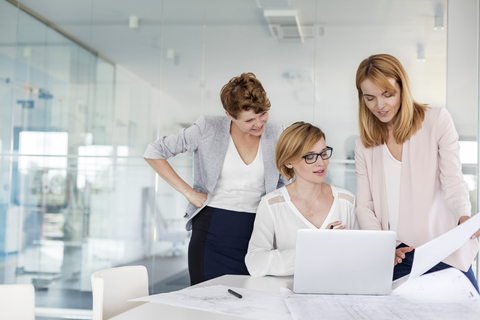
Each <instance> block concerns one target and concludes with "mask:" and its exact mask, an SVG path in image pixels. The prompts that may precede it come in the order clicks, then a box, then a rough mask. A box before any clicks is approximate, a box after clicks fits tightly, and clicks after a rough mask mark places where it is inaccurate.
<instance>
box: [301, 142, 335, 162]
mask: <svg viewBox="0 0 480 320" xmlns="http://www.w3.org/2000/svg"><path fill="white" fill-rule="evenodd" d="M328 151H330V155H329V156H328V157H327V158H324V157H323V156H322V154H325V155H326V154H327V153H326V152H328ZM313 155H315V156H316V157H315V161H313V162H307V157H308V156H313ZM332 155H333V148H332V147H329V146H327V148H325V150H323V151H322V152H320V153H309V154H306V155H304V156H303V157H302V158H303V160H305V163H306V164H314V163H315V162H317V160H318V156H320V157H321V158H322V160H328V159H330V158H331V156H332Z"/></svg>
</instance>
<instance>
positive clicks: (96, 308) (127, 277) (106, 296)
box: [91, 266, 148, 320]
mask: <svg viewBox="0 0 480 320" xmlns="http://www.w3.org/2000/svg"><path fill="white" fill-rule="evenodd" d="M91 280H92V296H93V320H107V319H110V318H111V317H114V316H116V315H118V314H120V313H122V312H125V311H127V310H130V309H132V308H135V307H137V306H139V305H142V304H144V303H145V302H131V301H128V300H130V299H134V298H140V297H143V296H148V273H147V268H145V267H144V266H127V267H118V268H111V269H105V270H101V271H97V272H95V273H93V274H92V277H91Z"/></svg>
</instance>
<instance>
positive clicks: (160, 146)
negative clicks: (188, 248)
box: [143, 116, 288, 230]
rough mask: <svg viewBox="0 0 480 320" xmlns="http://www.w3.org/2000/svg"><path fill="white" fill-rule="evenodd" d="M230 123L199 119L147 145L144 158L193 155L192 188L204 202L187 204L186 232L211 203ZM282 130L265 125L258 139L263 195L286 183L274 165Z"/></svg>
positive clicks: (224, 152) (226, 143) (222, 160)
mask: <svg viewBox="0 0 480 320" xmlns="http://www.w3.org/2000/svg"><path fill="white" fill-rule="evenodd" d="M230 124H231V120H230V119H229V118H228V117H226V116H223V117H215V116H200V118H198V119H197V120H196V121H195V123H194V124H193V125H192V126H191V127H188V128H186V129H182V130H180V132H179V133H178V134H171V135H169V136H163V137H161V138H160V139H158V140H157V141H155V142H153V143H150V144H149V145H148V147H147V150H146V151H145V154H144V155H143V157H144V158H147V159H168V158H170V157H173V156H175V155H177V154H179V153H183V152H186V151H190V152H194V179H193V189H194V190H195V191H198V192H202V193H206V194H207V201H205V203H204V204H203V206H202V207H201V208H197V207H195V206H194V205H192V204H191V203H189V204H188V207H187V210H186V214H185V218H187V219H188V222H187V225H186V229H187V230H191V229H192V218H193V217H194V216H195V215H196V214H197V213H198V212H199V211H200V210H201V209H203V207H205V206H207V205H208V203H209V202H210V199H211V197H212V193H213V189H214V188H215V185H216V184H217V180H218V177H219V175H220V172H221V171H222V166H223V162H224V160H225V154H226V153H227V147H228V142H229V139H230ZM284 129H285V127H284V126H282V125H278V124H273V123H270V122H267V123H266V124H265V131H264V132H263V134H262V137H261V141H262V156H263V165H264V170H265V178H264V179H265V193H269V192H272V191H273V190H275V189H277V188H280V187H282V186H284V185H286V184H288V181H287V180H286V179H285V178H284V177H283V176H282V175H280V173H278V171H277V168H276V166H275V147H276V145H277V140H278V137H279V136H280V134H281V133H282V132H283V130H284Z"/></svg>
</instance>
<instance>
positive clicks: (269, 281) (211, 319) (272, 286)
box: [110, 275, 293, 320]
mask: <svg viewBox="0 0 480 320" xmlns="http://www.w3.org/2000/svg"><path fill="white" fill-rule="evenodd" d="M292 284H293V276H290V277H269V276H267V277H261V278H254V277H251V276H239V275H226V276H222V277H218V278H215V279H212V280H208V281H205V282H202V283H200V284H197V285H195V286H191V287H189V288H199V287H207V286H215V285H224V286H231V287H237V288H245V289H251V290H258V291H263V292H273V293H279V292H280V288H281V287H290V288H291V287H292ZM138 319H141V320H150V319H152V320H153V319H155V320H163V319H175V320H184V319H195V320H228V319H237V320H238V319H247V318H244V317H237V316H231V315H225V314H219V313H214V312H207V311H201V310H195V309H189V308H183V307H174V306H170V305H166V304H161V303H153V302H147V303H145V304H142V305H141V306H138V307H136V308H133V309H130V310H128V311H125V312H124V313H122V314H119V315H117V316H115V317H113V318H110V320H138Z"/></svg>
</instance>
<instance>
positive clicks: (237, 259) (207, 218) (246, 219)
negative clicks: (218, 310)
mask: <svg viewBox="0 0 480 320" xmlns="http://www.w3.org/2000/svg"><path fill="white" fill-rule="evenodd" d="M254 221H255V214H254V213H249V212H237V211H230V210H225V209H217V208H212V207H208V206H207V207H205V208H203V209H202V210H201V211H200V212H199V213H198V214H197V215H196V216H195V217H194V218H193V220H192V237H191V239H190V245H189V247H188V270H189V273H190V284H191V285H194V284H197V283H200V282H203V281H206V280H210V279H213V278H216V277H220V276H223V275H226V274H240V275H248V274H249V273H248V270H247V267H246V265H245V255H246V254H247V249H248V242H249V241H250V237H251V235H252V231H253V223H254Z"/></svg>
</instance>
